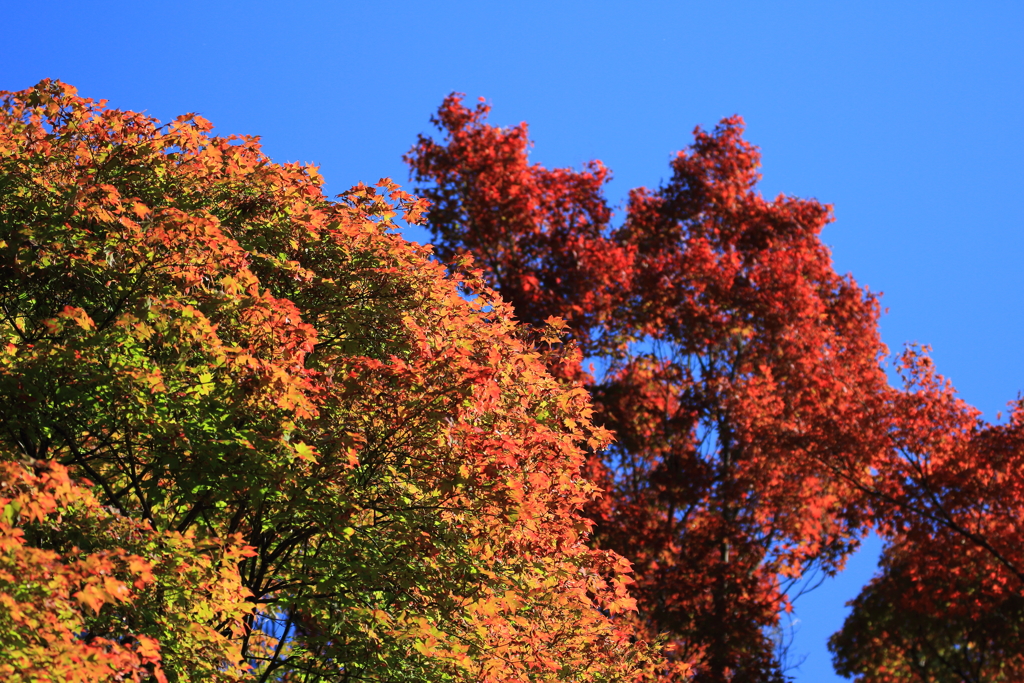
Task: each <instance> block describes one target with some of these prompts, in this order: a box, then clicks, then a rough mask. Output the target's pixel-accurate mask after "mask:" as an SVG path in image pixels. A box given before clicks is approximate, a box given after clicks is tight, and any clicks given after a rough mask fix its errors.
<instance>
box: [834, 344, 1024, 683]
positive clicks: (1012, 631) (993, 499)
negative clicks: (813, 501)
mask: <svg viewBox="0 0 1024 683" xmlns="http://www.w3.org/2000/svg"><path fill="white" fill-rule="evenodd" d="M901 370H902V371H903V373H904V377H905V381H906V386H905V387H904V389H903V390H901V391H893V396H892V400H891V402H890V406H891V408H892V422H891V434H892V437H893V442H894V446H895V448H893V449H892V450H891V451H888V452H887V453H886V457H885V458H884V459H883V460H881V461H880V462H879V463H877V465H876V469H877V471H878V473H879V475H878V477H876V479H875V480H874V482H873V484H874V486H873V488H872V489H871V491H870V493H871V495H872V498H871V499H872V506H873V509H874V513H875V517H876V519H877V524H878V528H879V531H880V532H881V533H882V535H883V536H884V537H885V538H886V540H887V545H886V548H885V551H884V553H883V557H882V563H881V569H882V571H881V572H880V573H879V575H878V576H876V577H875V578H874V580H872V582H871V583H870V584H869V585H868V586H867V587H866V588H865V589H864V591H863V592H862V593H861V594H860V596H858V597H857V599H856V600H854V601H853V603H852V606H853V611H852V613H851V614H850V616H849V617H848V618H847V620H846V623H845V624H844V625H843V628H842V630H841V631H840V632H839V633H837V634H835V635H834V636H833V637H832V639H831V640H830V642H829V648H830V649H831V650H832V652H833V655H834V660H835V663H836V668H837V670H838V671H839V672H840V673H842V674H843V675H846V676H856V679H857V680H858V681H861V682H862V683H890V682H896V681H907V682H913V683H940V682H941V683H945V682H947V681H948V682H950V683H953V682H955V683H996V682H1003V681H1019V680H1021V679H1022V677H1024V647H1022V645H1021V643H1022V642H1024V641H1022V639H1024V547H1022V545H1021V542H1020V529H1021V524H1022V522H1024V495H1022V494H1024V405H1022V404H1021V403H1020V402H1018V403H1017V404H1015V406H1014V409H1013V412H1012V413H1011V415H1010V419H1009V421H1008V422H1007V423H1005V424H1001V425H989V424H985V423H984V422H983V421H982V420H981V418H980V413H979V412H978V411H977V410H975V409H974V408H972V407H971V406H969V405H967V404H966V403H964V401H963V400H961V399H960V398H958V397H957V396H956V394H955V392H954V390H953V387H952V385H951V384H950V383H949V382H948V381H946V380H945V379H943V378H942V377H941V376H939V375H937V374H936V372H935V369H934V366H933V364H932V362H931V360H930V359H929V358H928V357H927V356H926V355H924V354H923V353H922V352H920V351H919V350H916V349H911V350H909V351H908V352H907V353H905V354H904V356H903V359H902V363H901Z"/></svg>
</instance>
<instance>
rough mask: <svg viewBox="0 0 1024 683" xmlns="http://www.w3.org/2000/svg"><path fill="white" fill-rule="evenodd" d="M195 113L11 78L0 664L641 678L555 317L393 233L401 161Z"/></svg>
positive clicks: (167, 673)
mask: <svg viewBox="0 0 1024 683" xmlns="http://www.w3.org/2000/svg"><path fill="white" fill-rule="evenodd" d="M210 130H211V125H210V124H209V123H208V122H207V121H205V120H204V119H202V118H201V117H199V116H196V115H186V116H182V117H179V118H178V119H176V120H174V121H173V122H170V123H168V124H164V125H160V124H159V122H157V121H155V120H153V119H151V118H149V117H147V116H145V115H143V114H139V113H134V112H127V111H118V110H113V109H109V108H107V107H106V106H105V103H104V102H96V101H92V100H89V99H86V98H82V97H80V96H78V95H77V94H76V93H75V90H74V89H73V88H71V87H70V86H67V85H64V84H61V83H59V82H52V81H44V82H42V83H40V84H39V85H37V86H36V87H34V88H32V89H29V90H26V91H23V92H17V93H6V94H4V95H3V97H2V106H0V313H2V319H0V334H2V340H3V350H2V354H0V461H2V463H0V465H2V466H0V509H2V517H0V539H2V544H3V545H2V547H0V672H3V673H4V674H5V677H6V679H7V680H15V681H16V680H23V681H36V680H54V681H58V680H96V681H99V680H110V681H113V680H128V679H132V680H138V681H141V680H151V679H155V680H160V681H163V680H168V681H189V680H193V681H198V680H202V681H210V680H226V681H227V680H240V679H244V680H257V681H354V680H369V679H372V680H388V681H442V680H444V681H449V680H473V681H495V682H497V681H502V682H504V681H518V680H523V681H525V680H531V681H532V680H573V681H604V680H634V679H638V678H640V677H642V676H644V675H646V674H647V672H649V671H650V669H651V666H652V661H653V660H652V657H651V656H650V655H649V654H648V652H647V646H646V645H645V643H644V641H643V640H638V639H637V638H636V634H635V633H634V632H633V630H632V627H631V625H630V622H629V620H628V619H627V618H626V616H625V615H627V614H629V613H630V612H631V610H633V608H634V603H633V600H632V599H631V598H630V597H629V595H628V593H627V590H626V587H627V585H628V584H629V583H630V581H631V578H630V574H629V568H628V563H627V562H626V561H625V560H624V559H622V558H621V557H619V556H617V555H616V554H615V553H613V552H610V551H603V550H594V549H592V548H591V547H590V546H589V545H588V543H587V542H588V540H589V532H590V528H591V523H590V522H589V521H588V520H587V519H585V518H584V517H583V516H582V514H581V510H582V508H583V506H584V505H586V504H587V503H588V502H589V501H590V500H591V499H592V498H593V497H594V495H595V494H596V486H595V485H594V484H593V483H590V482H588V481H587V480H585V479H584V478H583V477H582V474H581V473H582V469H583V467H584V465H585V462H586V457H587V453H589V452H594V451H595V450H597V449H600V448H601V447H602V446H603V445H604V444H605V443H606V441H607V438H608V435H607V432H606V431H605V430H603V429H600V428H597V427H595V426H594V425H593V423H592V417H591V416H592V412H593V411H592V408H591V405H590V401H589V398H588V396H587V394H586V392H585V391H584V390H583V389H581V388H578V387H574V386H572V385H569V384H566V383H565V382H563V381H559V380H558V379H556V378H555V377H553V376H552V374H551V372H550V371H549V370H550V369H551V368H556V367H557V363H556V361H555V360H554V359H555V358H556V357H558V356H559V351H558V347H559V344H560V328H559V327H558V322H557V321H554V320H553V321H552V326H551V327H549V328H548V329H547V330H546V331H541V332H532V331H531V332H529V334H524V333H523V330H522V328H521V327H520V326H519V325H518V324H517V323H516V321H515V320H514V319H513V315H512V309H511V307H510V306H509V305H508V304H507V303H505V302H504V301H503V300H502V299H501V298H499V297H498V296H497V295H496V294H494V292H493V291H492V290H491V289H489V288H488V287H487V286H486V285H485V283H483V282H482V281H479V280H477V279H474V278H473V277H472V276H460V275H453V274H449V273H448V272H447V271H446V269H445V268H444V266H442V265H440V264H439V263H437V262H435V261H434V260H432V258H431V253H430V250H429V248H425V247H420V246H418V245H414V244H411V243H408V242H406V241H405V240H403V239H402V238H401V237H400V236H399V235H397V234H395V233H394V231H393V228H394V227H395V223H394V220H396V219H397V218H399V217H402V216H404V218H405V219H406V220H410V221H413V220H416V219H417V216H418V215H419V214H420V213H421V212H422V210H423V209H424V206H425V204H424V202H422V201H419V200H416V199H414V198H413V197H411V196H410V195H408V194H406V193H404V192H402V191H401V190H399V189H398V188H397V187H396V186H394V185H393V184H392V183H390V182H389V181H382V182H381V184H380V185H379V186H378V187H377V188H372V187H367V186H363V185H360V186H357V187H355V188H352V189H351V190H349V191H348V192H346V193H344V194H343V195H341V196H340V197H339V198H338V199H337V200H331V199H329V198H327V197H325V196H324V195H323V192H322V191H321V179H320V177H319V175H318V174H317V171H316V169H315V168H314V167H311V166H303V165H299V164H283V165H281V164H274V163H272V162H271V161H270V160H268V159H267V158H266V157H265V156H263V155H262V153H261V152H260V148H259V144H258V141H257V140H256V139H255V138H248V137H215V136H213V135H211V134H210ZM581 191H582V190H581ZM468 291H472V292H473V293H474V294H475V296H474V297H467V296H466V293H467V292H468Z"/></svg>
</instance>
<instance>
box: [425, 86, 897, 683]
mask: <svg viewBox="0 0 1024 683" xmlns="http://www.w3.org/2000/svg"><path fill="white" fill-rule="evenodd" d="M488 111H489V109H488V107H487V106H486V105H484V104H480V105H477V106H476V107H475V108H473V109H470V108H467V107H466V106H465V105H463V103H462V99H461V96H459V95H452V96H449V97H448V98H447V99H446V100H445V101H444V103H443V104H442V106H441V108H440V109H439V112H438V115H437V116H436V117H435V118H434V119H433V122H434V123H435V125H437V127H438V128H439V129H440V131H441V132H442V134H443V138H442V139H441V140H440V141H435V140H433V139H431V138H429V137H424V136H421V138H420V140H419V142H418V143H417V145H416V146H415V147H414V148H413V149H412V151H411V152H410V153H409V155H408V156H407V161H408V162H409V164H410V165H411V168H412V172H413V177H414V179H415V180H417V181H419V182H420V183H422V184H423V186H422V187H421V188H418V191H419V192H420V193H422V195H423V196H425V197H427V198H428V199H430V200H431V201H432V202H433V203H434V208H432V209H431V210H430V211H429V213H428V226H429V227H430V229H431V231H432V233H433V235H434V236H435V238H436V239H437V240H438V242H439V244H438V253H439V254H441V255H442V256H445V257H454V256H456V255H459V254H462V253H469V254H471V255H472V256H473V257H474V259H475V262H477V263H480V264H482V265H483V266H484V267H485V272H486V275H485V277H487V278H489V281H490V282H492V283H493V284H494V286H495V287H496V288H497V289H498V290H499V291H500V292H501V293H502V294H503V295H504V296H506V297H507V298H508V299H509V301H511V302H512V304H513V305H514V307H515V310H516V314H517V316H518V317H520V318H521V319H522V320H524V321H526V322H528V323H532V324H539V323H540V322H541V321H542V320H544V318H545V317H546V316H549V315H557V316H560V317H563V318H564V319H565V320H567V321H568V324H569V328H570V334H569V335H568V338H569V339H571V340H576V341H578V343H579V345H580V347H581V349H582V352H583V353H584V354H585V355H586V356H587V357H589V359H591V360H593V361H594V362H595V363H596V364H597V365H598V366H599V367H601V368H602V372H601V373H599V374H598V376H597V377H591V376H590V375H589V374H587V373H583V372H579V373H577V374H576V375H575V377H574V379H576V380H578V381H582V382H584V383H585V384H586V385H587V388H588V389H589V390H590V391H591V392H592V393H593V394H594V396H595V402H596V410H597V414H598V418H597V419H598V420H599V421H600V422H602V423H603V424H604V425H605V426H607V427H610V428H611V429H612V430H613V431H614V432H615V433H616V436H617V439H616V441H615V443H614V444H613V445H612V446H611V447H610V448H609V449H608V450H606V451H604V452H603V453H602V454H601V455H600V456H594V457H592V459H591V463H590V473H591V477H592V479H593V480H594V481H596V482H597V483H598V484H599V485H600V486H601V487H602V488H603V489H605V491H606V492H607V494H606V495H605V496H604V497H603V498H602V499H600V500H599V501H598V502H596V503H595V504H594V505H592V506H591V508H590V516H591V519H592V520H593V521H594V522H595V524H596V535H595V542H596V543H598V544H599V545H601V546H603V547H609V548H612V549H614V550H616V551H617V552H620V553H622V554H623V555H625V556H626V557H628V558H629V559H630V560H631V561H632V563H633V567H634V570H635V572H636V578H637V585H636V587H635V589H634V591H633V592H634V595H635V596H636V598H637V600H638V605H639V609H640V616H639V617H638V619H639V621H640V623H641V624H642V626H643V627H644V628H646V629H647V630H648V632H650V633H651V634H659V633H667V634H668V636H669V637H670V639H671V644H670V646H669V648H668V651H669V652H670V653H671V654H670V658H671V659H672V660H673V661H675V662H679V663H685V664H686V665H693V666H694V668H695V671H696V677H697V680H699V681H715V682H718V681H762V680H774V679H778V678H780V676H781V672H780V663H779V661H778V658H777V656H776V654H777V653H776V652H775V647H774V645H775V644H774V643H773V640H772V638H771V631H772V630H773V629H775V628H777V627H778V625H779V615H780V613H781V612H783V611H784V610H788V609H789V600H788V598H787V594H786V591H787V589H788V588H789V587H790V586H792V585H794V584H795V583H796V582H797V581H799V579H800V578H801V577H802V576H804V575H805V574H806V572H807V571H808V570H809V569H811V568H812V567H818V568H820V569H822V570H823V571H825V572H834V571H835V570H837V569H838V568H840V567H841V566H842V564H843V562H844V559H845V557H846V556H847V555H848V554H849V552H850V551H851V550H852V549H853V548H854V547H856V545H857V540H858V537H859V534H860V533H861V531H862V529H863V528H864V525H865V523H866V521H867V520H866V510H865V506H864V499H865V493H864V490H863V489H864V484H865V482H866V478H868V477H869V471H868V467H869V465H870V464H871V463H873V462H875V461H876V460H877V458H878V457H879V452H880V451H881V450H883V449H884V448H885V435H884V429H880V428H879V425H880V424H881V422H880V421H881V416H882V415H883V413H884V410H883V409H884V398H885V378H884V376H883V374H882V371H881V370H880V368H879V359H880V356H881V355H882V354H883V353H884V348H883V346H882V344H881V343H880V341H879V337H878V329H877V316H878V304H877V300H876V298H875V297H874V296H873V295H871V294H870V293H868V292H867V291H865V290H863V289H862V288H860V287H859V286H858V285H857V284H856V283H855V282H854V281H853V280H852V279H851V278H850V277H848V276H847V277H841V276H839V275H837V274H836V273H835V272H834V270H833V268H832V263H831V259H830V255H829V252H828V249H827V248H826V247H825V246H824V245H823V244H822V243H821V241H820V237H819V234H820V231H821V229H822V228H823V227H824V226H825V225H826V224H828V222H829V221H830V220H831V210H830V208H829V207H828V206H825V205H822V204H820V203H818V202H817V201H813V200H802V199H797V198H792V197H786V196H779V197H776V198H775V199H773V200H768V199H765V198H764V197H762V196H761V195H760V193H759V192H758V191H757V189H756V184H757V181H758V179H759V175H758V172H757V168H758V165H759V154H758V152H757V149H756V148H755V147H753V146H752V145H750V144H749V143H747V142H746V141H744V140H743V138H742V131H743V124H742V120H741V119H739V118H738V117H733V118H729V119H725V120H723V121H722V123H721V124H720V125H719V126H718V127H717V128H716V129H715V130H714V131H713V132H710V133H708V132H705V131H702V130H700V129H698V130H697V131H696V133H695V141H694V143H693V144H692V145H691V146H690V147H689V148H688V149H687V150H685V151H683V152H680V153H679V155H678V156H677V157H676V159H675V160H674V161H673V163H672V171H673V175H672V178H671V180H670V181H669V182H668V183H666V184H665V185H664V186H663V187H661V188H659V189H657V190H654V191H650V190H646V189H642V188H641V189H636V190H633V191H632V192H631V193H630V198H629V202H628V205H627V207H626V216H625V219H624V221H623V222H622V224H621V225H620V226H618V227H614V228H613V227H612V226H611V225H610V217H609V212H608V209H607V203H606V202H605V200H604V198H603V196H602V194H601V185H602V183H603V181H605V180H606V178H607V172H606V170H605V168H604V166H603V165H601V164H600V163H599V162H592V163H591V164H589V165H588V166H587V167H586V168H585V169H584V170H583V171H580V172H575V171H572V170H567V169H557V170H547V169H544V168H543V167H541V166H539V165H537V164H530V163H529V162H528V158H527V151H528V147H529V142H528V139H527V129H526V126H525V124H520V125H519V126H517V127H515V128H511V129H502V128H497V127H494V126H491V125H489V124H487V123H486V120H485V118H486V115H487V113H488ZM570 379H573V378H572V377H571V378H570ZM837 472H841V473H843V475H844V476H837V474H836V473H837ZM850 473H853V476H852V477H851V474H850ZM861 479H864V481H862V480H861ZM670 668H671V667H670ZM685 668H686V667H682V666H681V667H680V670H683V669H685ZM664 673H665V675H666V676H667V677H669V678H671V677H673V676H674V675H675V674H673V673H672V671H670V670H668V671H666V672H664Z"/></svg>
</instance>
